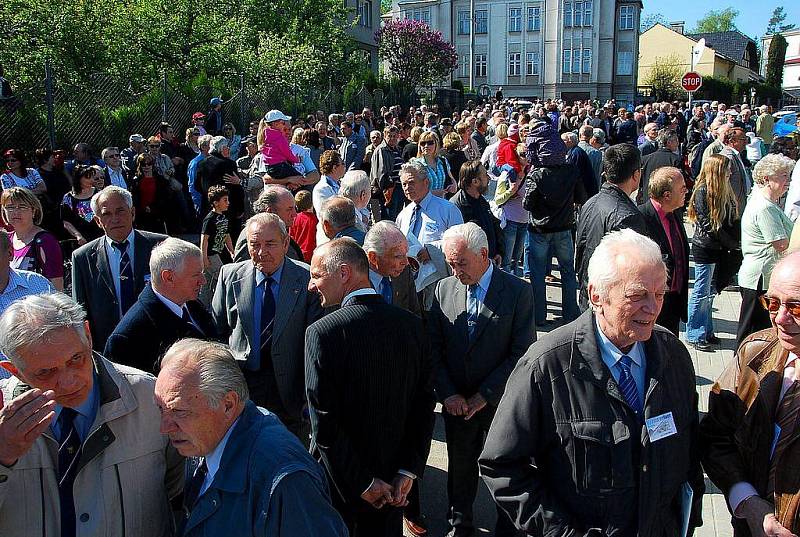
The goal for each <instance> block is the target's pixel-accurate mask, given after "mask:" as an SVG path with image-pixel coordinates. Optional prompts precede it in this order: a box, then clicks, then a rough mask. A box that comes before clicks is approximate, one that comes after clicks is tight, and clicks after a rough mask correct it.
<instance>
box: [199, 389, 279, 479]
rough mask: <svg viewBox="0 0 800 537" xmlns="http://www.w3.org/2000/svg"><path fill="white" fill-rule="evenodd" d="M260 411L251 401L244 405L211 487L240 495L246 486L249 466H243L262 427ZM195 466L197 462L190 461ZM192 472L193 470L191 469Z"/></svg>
mask: <svg viewBox="0 0 800 537" xmlns="http://www.w3.org/2000/svg"><path fill="white" fill-rule="evenodd" d="M262 416H263V414H262V413H261V411H260V410H259V409H258V407H257V406H256V405H255V403H253V402H252V401H248V402H247V403H245V406H244V411H242V414H241V415H240V416H239V421H238V422H237V423H236V425H234V427H233V431H232V432H231V435H230V437H229V438H228V443H227V444H226V445H225V450H224V451H223V453H222V460H221V462H220V465H219V470H218V471H217V474H216V475H215V476H214V482H213V483H211V487H209V488H216V489H220V490H224V491H227V492H234V493H241V492H244V490H245V488H246V486H247V480H248V471H249V468H248V467H249V464H243V462H246V461H248V460H249V458H250V453H251V452H252V446H253V444H254V443H255V442H256V441H257V440H258V438H259V434H258V433H259V429H261V428H262V427H263V426H264V423H263V422H261V420H260V418H261V417H262ZM192 464H193V465H194V466H197V461H196V460H194V461H192ZM192 470H193V469H192Z"/></svg>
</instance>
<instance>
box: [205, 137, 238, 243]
mask: <svg viewBox="0 0 800 537" xmlns="http://www.w3.org/2000/svg"><path fill="white" fill-rule="evenodd" d="M230 157H231V148H230V147H228V139H227V138H225V137H224V136H215V137H214V138H212V139H211V151H210V152H209V154H208V157H206V158H205V160H203V161H202V162H200V164H198V165H197V180H196V181H195V188H197V187H199V189H200V194H201V196H202V200H203V206H202V208H201V210H200V215H201V216H202V215H205V214H206V213H208V211H209V210H210V208H209V206H208V200H207V197H208V196H207V194H208V189H209V188H210V187H211V186H212V185H224V186H225V187H226V188H227V189H228V201H229V202H230V205H229V206H228V211H227V213H226V214H227V216H228V231H229V232H230V234H231V237H238V236H239V232H240V231H241V229H242V216H243V215H244V189H243V188H242V180H241V178H240V177H239V175H238V174H237V172H236V162H234V161H233V160H232V159H231V158H230Z"/></svg>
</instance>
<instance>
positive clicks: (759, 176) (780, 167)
mask: <svg viewBox="0 0 800 537" xmlns="http://www.w3.org/2000/svg"><path fill="white" fill-rule="evenodd" d="M794 165H795V162H794V161H793V160H792V159H790V158H789V157H787V156H785V155H780V154H777V153H770V154H768V155H764V158H762V159H761V160H759V161H758V162H756V165H755V166H753V182H754V183H755V184H757V185H763V184H766V182H767V177H771V176H773V175H777V174H779V173H781V172H784V171H787V172H789V173H791V172H792V169H793V168H794Z"/></svg>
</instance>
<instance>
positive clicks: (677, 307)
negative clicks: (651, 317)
mask: <svg viewBox="0 0 800 537" xmlns="http://www.w3.org/2000/svg"><path fill="white" fill-rule="evenodd" d="M685 312H686V305H683V304H681V294H680V293H673V292H669V293H666V294H665V295H664V305H663V306H662V307H661V313H659V314H658V319H656V323H657V324H660V325H661V326H663V327H664V328H666V329H667V330H669V331H670V332H672V333H673V334H675V336H676V337H677V336H678V332H679V331H680V326H681V314H683V313H685Z"/></svg>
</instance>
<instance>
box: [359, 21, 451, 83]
mask: <svg viewBox="0 0 800 537" xmlns="http://www.w3.org/2000/svg"><path fill="white" fill-rule="evenodd" d="M375 41H376V42H377V43H378V57H379V58H380V59H381V60H383V61H385V62H387V63H388V64H389V71H390V72H391V74H392V75H393V76H395V77H397V79H398V80H399V81H400V82H401V83H403V84H404V85H406V87H407V88H409V89H415V88H417V87H418V86H432V85H433V84H435V83H437V82H440V81H441V80H443V79H444V78H446V77H447V76H448V75H449V74H450V73H451V72H453V70H454V69H455V68H456V65H457V63H458V55H457V54H456V49H455V47H454V46H453V45H451V44H450V43H448V42H447V41H445V40H444V39H443V38H442V33H441V32H438V31H436V30H432V29H431V27H430V26H428V25H427V24H426V23H424V22H421V21H415V20H411V19H404V20H395V21H391V22H388V23H386V24H385V25H384V26H383V27H382V28H381V29H380V30H378V31H377V32H375Z"/></svg>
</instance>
